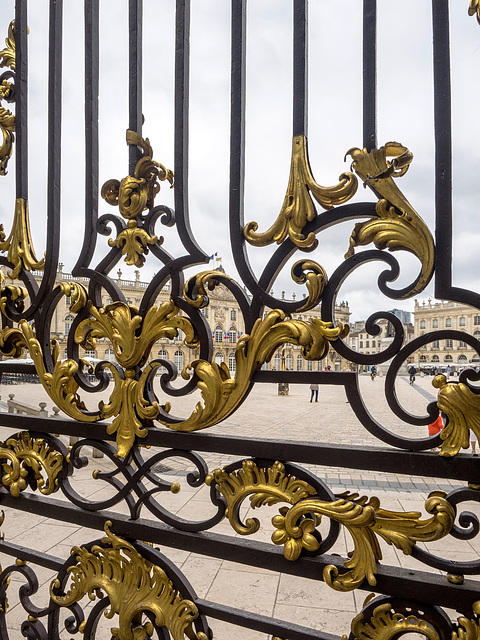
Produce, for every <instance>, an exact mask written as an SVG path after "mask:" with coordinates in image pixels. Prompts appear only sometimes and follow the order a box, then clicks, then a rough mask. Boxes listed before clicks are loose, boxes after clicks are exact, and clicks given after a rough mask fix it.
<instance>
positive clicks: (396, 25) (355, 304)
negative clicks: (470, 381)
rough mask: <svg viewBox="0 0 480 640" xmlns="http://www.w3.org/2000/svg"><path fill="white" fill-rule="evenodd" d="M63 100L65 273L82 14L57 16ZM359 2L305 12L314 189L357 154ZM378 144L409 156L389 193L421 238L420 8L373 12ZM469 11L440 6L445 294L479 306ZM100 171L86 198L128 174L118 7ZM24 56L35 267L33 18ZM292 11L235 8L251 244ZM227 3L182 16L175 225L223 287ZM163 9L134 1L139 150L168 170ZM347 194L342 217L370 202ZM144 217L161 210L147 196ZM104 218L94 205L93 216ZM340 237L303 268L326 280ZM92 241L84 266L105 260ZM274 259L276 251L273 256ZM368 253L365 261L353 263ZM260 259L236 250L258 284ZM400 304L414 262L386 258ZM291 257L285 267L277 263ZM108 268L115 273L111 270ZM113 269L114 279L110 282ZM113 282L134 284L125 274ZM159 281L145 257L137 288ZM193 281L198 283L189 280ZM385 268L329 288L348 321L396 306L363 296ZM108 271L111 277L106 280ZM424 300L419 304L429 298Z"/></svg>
mask: <svg viewBox="0 0 480 640" xmlns="http://www.w3.org/2000/svg"><path fill="white" fill-rule="evenodd" d="M64 5H65V7H64V19H65V23H64V43H65V53H64V81H63V82H64V100H63V157H62V208H63V211H62V216H63V221H62V229H61V239H62V240H61V242H62V244H61V259H62V261H63V262H64V263H65V269H66V270H70V269H71V268H72V266H73V265H74V263H75V261H76V257H77V255H78V251H79V250H80V238H83V215H84V214H83V207H84V196H83V190H84V155H83V154H84V137H83V136H84V134H83V9H82V5H83V2H81V1H80V0H67V1H66V2H65V3H64ZM361 5H362V3H361V1H360V0H343V2H341V3H340V2H338V0H311V1H310V34H309V37H310V60H309V107H310V115H309V152H310V160H311V165H312V170H313V174H314V176H315V178H316V180H317V182H318V183H320V184H322V185H330V184H335V183H336V182H337V180H338V176H339V175H340V173H341V172H342V171H344V170H346V169H348V163H345V162H344V154H345V152H346V151H347V150H348V149H349V148H350V147H354V146H362V125H361V117H362V113H361V100H362V94H361V80H362V77H361V65H362V61H361V35H362V34H361V31H362V27H361ZM1 7H2V11H1V12H0V37H3V36H2V34H5V36H6V34H7V28H8V24H9V22H10V20H11V19H12V18H13V15H14V2H13V0H1ZM378 7H379V25H378V116H379V121H378V141H379V145H381V144H384V143H386V142H388V141H390V140H396V141H398V142H401V143H402V144H404V145H405V146H407V147H408V148H409V149H410V150H411V151H412V152H413V153H414V161H413V163H412V165H411V167H410V170H409V172H408V173H407V175H406V176H405V177H404V178H401V179H400V180H399V186H400V188H402V190H403V191H404V193H405V195H406V196H407V198H408V200H409V201H410V203H411V204H412V205H413V206H414V207H415V208H416V210H417V211H418V213H419V214H420V215H421V216H422V217H423V218H424V220H425V221H426V222H427V224H428V225H429V226H430V228H431V229H432V231H433V230H434V200H433V190H434V164H433V157H434V147H433V115H432V114H433V86H432V45H431V40H432V36H431V8H430V2H429V1H427V0H403V1H402V2H391V0H378ZM467 8H468V1H467V0H455V1H454V2H452V3H451V40H452V77H453V114H454V129H453V132H454V211H455V245H454V284H457V285H461V286H464V287H467V288H473V289H475V290H478V287H479V276H478V268H477V265H476V263H475V256H476V254H477V252H478V247H479V246H480V216H479V215H478V214H477V202H478V201H479V200H480V198H479V195H480V194H479V191H480V181H479V180H478V166H479V159H480V158H479V155H480V151H479V144H478V118H477V117H476V113H477V107H478V84H479V83H478V68H479V66H480V65H479V62H480V26H479V25H478V24H477V22H476V20H475V19H474V18H471V17H469V16H468V15H467ZM101 11H102V15H101V96H100V119H101V121H100V125H101V166H100V184H103V182H105V181H106V180H108V179H109V178H118V179H121V178H122V177H124V176H125V175H126V174H127V170H128V168H127V158H128V152H127V146H126V144H125V130H126V128H127V123H128V115H127V110H128V109H127V107H128V104H127V100H128V95H127V87H128V79H127V56H128V51H127V39H126V38H127V1H126V0H102V1H101ZM29 26H30V36H29V47H30V57H29V60H30V74H31V75H30V94H29V111H30V124H29V127H30V130H29V151H30V176H29V179H30V194H29V195H30V215H31V222H32V229H33V236H34V244H35V249H36V252H37V255H39V254H42V253H43V250H44V246H45V231H44V228H45V215H46V214H45V208H46V206H45V205H46V143H47V140H46V123H47V96H46V88H47V72H48V65H47V48H48V47H47V26H48V2H47V0H35V1H32V2H30V7H29ZM291 31H292V11H291V0H250V2H249V11H248V81H247V158H246V172H247V179H246V206H245V219H246V221H249V220H256V221H258V223H259V229H260V230H265V229H266V228H268V227H269V226H270V224H271V223H272V222H273V220H275V218H276V217H277V214H278V211H279V209H280V207H281V205H282V202H283V198H284V195H285V190H286V187H287V183H288V174H289V166H290V148H291V117H292V106H291V105H292V79H291V61H292V44H291ZM229 32H230V3H229V2H228V0H193V1H192V36H191V38H192V40H191V113H190V131H191V134H190V179H191V182H190V210H191V224H192V228H193V231H194V234H195V236H196V238H197V241H198V242H199V244H200V245H201V246H202V248H203V249H204V250H205V252H206V253H207V254H213V253H214V252H218V255H220V256H222V258H223V266H224V268H225V270H226V271H227V273H229V274H231V275H233V276H236V272H235V268H234V264H233V260H232V257H231V250H230V246H229V240H228V172H229V170H228V152H229V108H230V105H229V102H230V95H229V92H230V33H229ZM173 34H174V1H173V0H145V34H144V109H143V110H144V115H145V125H144V135H145V136H148V137H149V138H150V142H151V144H152V146H153V149H154V158H155V159H156V160H157V161H159V162H161V163H163V164H164V165H166V166H167V167H173V101H172V97H173V55H174V40H173ZM14 176H15V170H14V161H13V159H12V161H11V163H10V166H9V174H8V176H7V177H5V178H2V179H1V182H0V189H1V194H2V197H1V200H0V220H1V221H2V222H3V223H4V226H5V228H6V229H7V230H8V229H9V228H10V225H11V219H12V215H13V210H14ZM372 199H373V198H372V196H371V195H370V193H369V191H368V190H364V189H363V188H362V187H360V188H359V190H358V192H357V195H356V196H355V199H354V200H353V201H356V202H360V201H364V200H372ZM156 204H167V205H169V206H172V205H173V197H172V193H171V192H170V191H169V190H168V189H167V188H166V187H162V190H161V192H160V194H159V195H158V196H157V199H156ZM106 212H109V213H113V212H114V210H113V209H112V208H111V207H110V206H108V205H107V204H105V203H103V204H101V207H100V213H106ZM352 228H353V223H352V222H349V223H343V224H341V225H339V226H337V227H335V228H333V229H329V230H328V231H327V232H324V233H322V234H320V236H319V240H320V243H319V247H318V249H317V250H316V251H315V252H314V253H313V254H309V257H311V258H313V259H314V260H316V261H317V262H319V263H320V264H321V265H323V266H324V267H325V269H326V270H327V273H328V274H331V273H332V272H333V270H334V269H335V268H336V267H337V266H338V265H339V264H340V263H341V261H342V260H343V254H344V253H345V251H346V249H347V247H348V239H349V235H350V233H351V231H352ZM157 234H158V235H164V236H165V246H166V248H167V249H168V250H169V251H170V252H172V253H174V254H175V253H176V251H177V250H179V244H178V241H177V238H176V232H175V229H174V228H173V229H164V228H162V226H161V225H158V226H157ZM106 242H107V239H106V238H105V237H103V236H100V237H99V239H98V243H97V254H96V257H97V260H98V259H99V258H100V257H101V256H102V255H103V254H104V252H105V251H106V250H107V248H108V247H107V246H106ZM275 247H276V245H275ZM368 248H371V247H368ZM272 251H273V248H271V247H270V248H265V249H256V248H253V247H252V248H250V250H249V252H250V259H251V263H252V266H253V268H254V269H255V271H256V274H257V277H258V276H259V275H260V273H261V270H262V268H263V266H264V265H265V263H266V262H267V260H268V257H269V256H270V255H271V253H272ZM395 255H396V257H397V259H399V260H400V262H401V265H402V276H401V279H399V280H398V281H397V283H395V285H394V286H397V287H398V288H401V287H402V286H405V285H406V284H408V283H409V282H411V281H412V280H413V279H414V278H415V275H416V273H417V272H418V266H419V265H418V261H417V260H416V259H415V258H413V257H412V256H410V255H409V254H406V253H405V252H397V253H396V254H395ZM301 257H303V254H302V253H300V255H298V254H296V255H295V258H294V260H292V262H294V261H296V260H298V259H299V258H301ZM117 268H118V267H117ZM117 268H116V269H117ZM120 268H121V270H122V272H123V277H124V278H131V279H133V278H134V275H133V268H128V267H127V266H126V265H125V263H124V262H122V263H121V265H120ZM158 268H159V266H158V263H156V261H155V258H154V257H153V256H151V255H149V257H148V260H147V265H146V266H145V267H144V268H143V272H142V276H141V277H142V279H148V278H149V277H150V276H151V274H152V273H153V272H155V271H157V270H158ZM203 268H204V267H199V268H198V270H200V269H203ZM383 268H384V267H383V266H382V264H381V263H379V265H378V266H366V267H362V268H360V269H358V270H357V271H356V272H355V273H354V274H353V275H352V276H351V277H350V278H349V279H348V280H347V281H346V282H345V284H344V286H343V287H342V289H341V291H340V295H339V300H347V301H348V303H349V305H350V309H351V311H352V320H358V319H364V318H366V317H367V316H368V315H369V314H371V313H372V312H374V311H377V310H384V309H389V308H392V307H394V306H397V307H398V306H401V307H403V308H406V309H413V300H410V301H405V302H404V303H398V302H396V301H392V300H389V299H388V298H385V297H384V296H383V295H382V294H380V293H379V292H378V289H377V286H376V278H377V276H378V274H379V273H380V272H381V271H382V269H383ZM116 269H115V274H114V275H116ZM282 290H285V291H286V297H288V298H291V295H292V293H293V292H295V293H296V294H297V296H301V295H302V293H303V292H304V291H305V289H304V288H302V287H301V286H298V285H295V284H294V283H293V282H292V281H291V278H290V269H289V268H287V267H285V269H284V272H283V274H282V275H281V277H280V278H279V280H278V282H277V283H276V284H275V286H274V291H275V295H278V296H280V294H281V291H282ZM432 291H433V288H432V285H430V287H429V288H428V289H427V290H426V291H425V293H424V294H423V295H422V296H421V298H420V299H422V298H427V297H428V296H430V295H433V294H432Z"/></svg>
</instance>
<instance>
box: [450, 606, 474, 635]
mask: <svg viewBox="0 0 480 640" xmlns="http://www.w3.org/2000/svg"><path fill="white" fill-rule="evenodd" d="M479 615H480V600H477V601H476V602H474V603H473V605H472V612H471V617H468V618H466V617H464V616H461V617H460V618H457V623H456V625H455V626H454V631H453V632H452V640H478V639H479V638H480V619H479Z"/></svg>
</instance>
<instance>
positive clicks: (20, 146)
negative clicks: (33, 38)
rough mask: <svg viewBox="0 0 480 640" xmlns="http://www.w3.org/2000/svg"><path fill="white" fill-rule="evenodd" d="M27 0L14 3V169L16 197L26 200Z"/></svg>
mask: <svg viewBox="0 0 480 640" xmlns="http://www.w3.org/2000/svg"><path fill="white" fill-rule="evenodd" d="M27 29H28V27H27V0H16V3H15V69H16V71H15V135H16V144H15V169H16V197H17V198H24V199H25V200H27V199H28V84H27V82H28V48H27V47H28V44H27Z"/></svg>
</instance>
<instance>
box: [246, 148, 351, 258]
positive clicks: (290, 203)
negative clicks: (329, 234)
mask: <svg viewBox="0 0 480 640" xmlns="http://www.w3.org/2000/svg"><path fill="white" fill-rule="evenodd" d="M339 180H340V182H339V183H338V184H337V185H335V186H333V187H322V186H320V185H319V184H318V183H317V182H315V179H314V177H313V174H312V170H311V168H310V163H309V160H308V150H307V139H306V137H305V136H304V135H298V136H294V137H293V140H292V160H291V165H290V177H289V181H288V187H287V192H286V194H285V199H284V201H283V205H282V208H281V210H280V213H279V214H278V218H277V219H276V221H275V222H274V223H273V225H272V226H271V227H270V229H268V230H267V231H264V232H262V233H260V232H257V229H258V223H257V222H249V223H247V225H246V226H245V228H244V236H245V238H246V240H247V242H249V243H250V244H252V245H254V246H256V247H265V246H267V245H269V244H272V243H274V242H276V243H277V244H281V243H282V242H283V241H284V240H285V238H286V237H287V236H288V237H289V238H290V240H291V241H292V242H293V243H294V244H295V245H297V246H298V247H300V248H302V249H307V248H310V247H312V248H313V247H315V246H316V244H317V240H316V239H315V234H314V233H312V232H311V233H309V234H308V235H305V234H304V232H303V230H304V227H305V225H306V224H307V223H308V222H311V221H312V220H314V219H315V217H316V216H317V211H316V208H315V204H314V201H313V199H315V200H316V201H317V202H318V204H319V205H320V206H321V207H323V208H324V209H331V208H333V207H334V206H335V205H339V204H343V203H344V202H347V201H348V200H350V198H352V197H353V196H354V195H355V193H356V191H357V186H358V183H357V179H356V177H355V176H354V175H353V174H352V173H350V172H345V173H342V174H341V176H340V178H339ZM312 196H313V197H312Z"/></svg>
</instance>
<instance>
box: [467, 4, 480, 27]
mask: <svg viewBox="0 0 480 640" xmlns="http://www.w3.org/2000/svg"><path fill="white" fill-rule="evenodd" d="M468 15H469V16H477V22H478V24H480V0H470V4H469V6H468Z"/></svg>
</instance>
